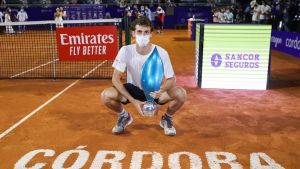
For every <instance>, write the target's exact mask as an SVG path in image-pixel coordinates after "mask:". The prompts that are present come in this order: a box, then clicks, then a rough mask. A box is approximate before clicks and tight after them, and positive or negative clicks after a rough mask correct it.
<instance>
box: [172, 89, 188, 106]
mask: <svg viewBox="0 0 300 169" xmlns="http://www.w3.org/2000/svg"><path fill="white" fill-rule="evenodd" d="M168 94H169V96H170V97H171V98H172V99H175V100H178V101H180V102H185V100H186V97H187V94H186V90H185V89H184V88H182V87H180V86H176V87H174V88H173V89H171V90H170V91H169V92H168Z"/></svg>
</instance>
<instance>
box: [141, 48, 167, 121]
mask: <svg viewBox="0 0 300 169" xmlns="http://www.w3.org/2000/svg"><path fill="white" fill-rule="evenodd" d="M163 76H164V67H163V62H162V60H161V58H160V56H159V54H158V51H157V48H156V47H155V48H154V50H153V52H152V53H151V55H150V56H149V58H148V59H147V60H146V61H145V63H144V65H143V68H142V72H141V85H142V88H143V90H144V94H145V96H146V99H147V101H146V103H145V104H144V105H143V107H142V111H143V113H144V116H149V117H152V116H154V115H155V114H156V113H157V111H158V110H157V104H156V103H155V102H154V98H152V97H151V96H150V93H151V92H155V91H158V90H159V89H160V85H161V83H162V80H163Z"/></svg>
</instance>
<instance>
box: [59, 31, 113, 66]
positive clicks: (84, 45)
mask: <svg viewBox="0 0 300 169" xmlns="http://www.w3.org/2000/svg"><path fill="white" fill-rule="evenodd" d="M56 40H57V49H58V57H59V60H60V61H92V60H114V59H115V57H116V55H117V53H118V37H117V28H116V27H115V26H89V27H69V28H57V29H56Z"/></svg>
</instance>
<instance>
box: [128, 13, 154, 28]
mask: <svg viewBox="0 0 300 169" xmlns="http://www.w3.org/2000/svg"><path fill="white" fill-rule="evenodd" d="M136 25H140V26H147V27H150V28H151V32H152V31H153V25H152V22H151V21H150V20H149V18H147V17H146V16H141V17H139V18H137V19H136V20H134V21H133V22H132V24H131V27H130V29H131V30H132V31H135V26H136Z"/></svg>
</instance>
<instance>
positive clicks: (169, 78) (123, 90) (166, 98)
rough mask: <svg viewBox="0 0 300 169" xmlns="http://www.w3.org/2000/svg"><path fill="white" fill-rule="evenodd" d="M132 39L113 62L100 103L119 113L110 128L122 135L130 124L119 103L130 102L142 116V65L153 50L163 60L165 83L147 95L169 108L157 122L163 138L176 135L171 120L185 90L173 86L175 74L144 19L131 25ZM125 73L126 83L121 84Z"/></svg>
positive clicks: (137, 20)
mask: <svg viewBox="0 0 300 169" xmlns="http://www.w3.org/2000/svg"><path fill="white" fill-rule="evenodd" d="M131 29H132V36H133V37H134V38H135V41H136V43H135V44H131V45H127V46H123V47H122V48H121V49H120V51H119V53H118V55H117V57H116V59H115V61H114V63H113V67H114V73H113V77H112V83H113V87H110V88H107V89H104V90H103V91H102V93H101V100H102V102H103V103H104V105H106V106H107V107H108V108H110V109H111V110H112V111H114V112H116V113H117V114H118V120H117V124H116V125H115V126H114V128H113V129H112V132H113V133H114V134H121V133H123V132H124V130H125V128H126V126H128V125H129V124H131V123H132V121H133V118H132V115H131V114H130V113H129V112H127V111H126V110H125V109H124V107H123V105H122V104H127V103H132V104H133V106H134V107H135V109H136V110H137V111H138V112H139V113H140V114H141V115H143V112H142V110H141V107H142V105H143V103H144V102H145V101H146V97H145V95H144V92H143V89H142V87H141V82H140V81H141V71H142V66H143V64H144V62H145V61H146V60H147V58H148V57H149V56H150V54H151V53H152V51H153V50H154V48H155V47H156V48H157V50H158V53H159V56H160V57H161V59H162V61H163V67H164V82H163V84H162V85H161V87H160V90H159V91H156V92H152V93H151V94H150V96H151V97H153V98H154V99H155V100H156V102H157V103H158V104H160V105H163V104H166V103H168V109H167V111H166V112H165V113H164V114H163V116H162V118H161V120H160V126H161V127H162V128H163V129H164V133H165V135H169V136H174V135H176V129H175V127H174V125H173V122H172V119H173V117H174V115H175V113H176V112H177V111H178V110H179V109H180V108H181V107H182V105H183V104H184V102H185V100H186V91H185V89H183V88H182V87H180V86H176V84H175V73H174V71H173V67H172V64H171V62H170V58H169V55H168V53H167V51H166V50H164V49H163V48H162V47H160V46H158V45H155V44H152V43H151V42H150V39H151V35H152V31H153V27H152V23H151V21H150V20H149V19H148V18H147V17H140V18H138V19H136V20H135V21H134V22H133V24H132V26H131ZM125 70H127V83H123V82H122V81H121V79H122V76H123V75H124V74H125Z"/></svg>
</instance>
